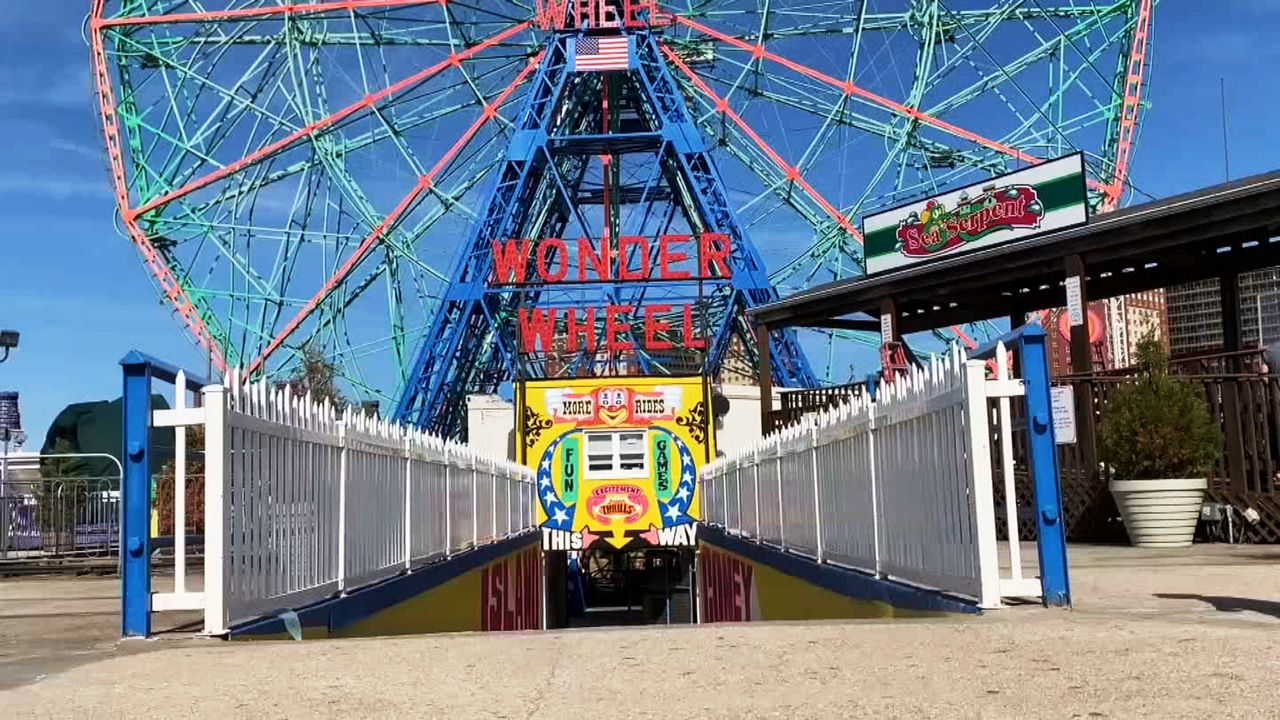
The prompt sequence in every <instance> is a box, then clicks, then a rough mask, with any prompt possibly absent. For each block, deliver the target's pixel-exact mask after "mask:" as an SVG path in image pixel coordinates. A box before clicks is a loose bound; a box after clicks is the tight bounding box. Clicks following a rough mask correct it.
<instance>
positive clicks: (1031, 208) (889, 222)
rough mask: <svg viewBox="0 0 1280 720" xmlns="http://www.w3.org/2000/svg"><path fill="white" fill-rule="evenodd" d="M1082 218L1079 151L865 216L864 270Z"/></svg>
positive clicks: (952, 251) (980, 245) (1034, 232)
mask: <svg viewBox="0 0 1280 720" xmlns="http://www.w3.org/2000/svg"><path fill="white" fill-rule="evenodd" d="M1086 220H1088V211H1087V207H1086V204H1085V175H1084V155H1083V154H1081V153H1076V154H1075V155H1069V156H1067V157H1063V158H1058V159H1057V160H1050V161H1049V162H1045V163H1041V164H1039V165H1036V166H1034V167H1030V168H1027V169H1026V170H1019V171H1018V172H1015V173H1011V174H1009V175H1003V176H1001V177H997V178H992V179H990V180H985V181H983V182H981V183H977V184H974V185H970V186H968V187H965V188H961V189H959V190H955V191H953V192H950V193H947V194H945V195H939V196H937V197H931V198H926V199H924V200H921V201H918V202H915V203H912V204H910V205H904V206H902V207H898V208H894V209H893V210H886V211H884V212H882V213H877V214H875V215H868V216H867V217H866V218H864V219H863V221H862V226H863V230H864V232H865V234H866V258H867V273H868V274H870V273H877V272H882V271H884V270H890V269H893V268H898V267H903V266H905V265H913V264H915V263H919V262H925V261H928V260H933V259H935V258H938V257H941V256H944V255H952V254H958V253H962V252H969V251H972V250H976V249H978V248H984V247H990V246H992V245H996V244H1001V243H1006V242H1010V241H1012V240H1022V239H1025V238H1027V237H1031V236H1034V235H1039V234H1042V233H1046V232H1049V231H1052V230H1061V229H1063V228H1068V227H1072V226H1074V225H1079V224H1081V223H1084V222H1085V221H1086Z"/></svg>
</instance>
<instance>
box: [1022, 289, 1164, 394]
mask: <svg viewBox="0 0 1280 720" xmlns="http://www.w3.org/2000/svg"><path fill="white" fill-rule="evenodd" d="M1088 312H1089V334H1090V337H1089V340H1090V342H1089V346H1090V351H1091V355H1092V359H1093V369H1094V371H1101V370H1117V369H1120V368H1125V367H1129V366H1130V365H1132V364H1133V362H1134V353H1135V352H1136V350H1137V347H1138V341H1139V340H1141V339H1142V338H1143V337H1144V336H1145V335H1146V334H1147V333H1148V332H1151V331H1154V332H1155V333H1156V337H1158V338H1160V339H1162V340H1163V339H1166V338H1168V336H1169V330H1168V320H1167V316H1166V314H1165V299H1164V291H1162V290H1152V291H1148V292H1141V293H1135V294H1133V295H1125V296H1123V297H1117V298H1110V299H1107V300H1098V301H1095V302H1091V303H1089V309H1088ZM1037 315H1038V316H1039V317H1040V319H1041V323H1042V324H1043V325H1044V328H1045V332H1046V334H1047V336H1048V341H1049V342H1048V345H1049V369H1050V372H1051V373H1052V374H1053V376H1054V377H1057V376H1059V375H1066V374H1069V373H1070V372H1071V328H1070V324H1069V322H1068V318H1067V311H1066V308H1055V309H1053V310H1047V311H1043V312H1040V313H1037Z"/></svg>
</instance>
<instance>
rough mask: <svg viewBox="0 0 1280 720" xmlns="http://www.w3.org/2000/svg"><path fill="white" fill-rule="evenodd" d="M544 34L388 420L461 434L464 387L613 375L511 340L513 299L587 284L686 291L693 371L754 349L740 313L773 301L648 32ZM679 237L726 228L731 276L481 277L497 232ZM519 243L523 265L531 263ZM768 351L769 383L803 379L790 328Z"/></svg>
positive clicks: (593, 362)
mask: <svg viewBox="0 0 1280 720" xmlns="http://www.w3.org/2000/svg"><path fill="white" fill-rule="evenodd" d="M549 32H551V33H552V36H551V37H550V38H549V39H548V42H547V44H546V46H545V49H544V50H543V51H542V55H541V59H540V60H539V61H538V64H537V69H536V71H535V72H534V75H533V77H532V79H531V83H532V85H531V86H530V88H529V90H528V93H527V94H526V96H525V100H524V105H523V107H522V109H521V111H520V113H519V115H518V119H517V120H516V123H515V128H514V134H513V136H512V140H511V142H510V144H509V146H508V149H507V152H506V157H505V159H504V160H503V163H502V166H501V167H500V168H499V169H498V170H497V172H496V180H495V181H494V183H493V185H492V187H491V189H490V191H489V194H488V197H487V200H486V202H485V204H484V205H483V206H482V208H481V212H480V213H479V214H478V216H477V217H478V220H477V221H476V222H475V223H474V224H473V225H472V227H471V231H470V235H469V237H467V238H466V241H465V245H464V246H463V247H462V248H461V249H460V250H459V253H458V257H457V260H456V261H455V264H454V267H453V271H452V273H451V274H450V278H451V282H450V284H449V286H448V288H447V289H446V291H445V293H444V297H443V301H442V303H441V306H440V309H439V312H438V314H437V315H436V317H435V319H434V322H433V323H432V325H431V327H430V329H429V330H428V332H427V333H426V334H425V336H424V340H423V342H422V344H421V346H420V347H419V348H418V350H417V352H416V356H415V359H414V362H413V364H412V366H411V371H410V373H409V377H408V382H407V384H406V385H405V390H404V392H403V394H402V395H401V397H400V399H399V402H398V404H397V407H396V411H395V417H396V418H397V419H399V420H402V421H406V422H409V423H412V424H414V425H416V426H418V427H422V428H425V429H428V430H430V431H433V432H437V433H442V434H447V435H451V436H457V435H459V434H461V433H462V432H463V428H464V427H465V410H466V398H467V396H468V395H471V394H475V393H493V392H496V391H497V388H498V386H499V385H500V384H502V383H503V382H505V381H509V380H512V379H514V378H516V377H517V376H520V377H541V376H548V375H554V374H575V373H576V374H584V373H586V374H605V373H609V372H617V370H618V368H617V367H616V366H611V365H610V362H609V361H608V360H605V361H603V364H602V361H601V360H600V359H599V357H598V354H597V355H592V354H591V353H583V354H579V355H576V356H574V358H573V359H571V360H567V361H565V362H556V361H555V357H554V355H555V353H554V352H552V353H546V354H544V355H543V356H542V357H541V358H538V359H534V360H533V361H530V360H529V358H526V357H522V352H521V348H520V347H517V344H516V342H515V340H514V338H513V334H514V328H515V325H516V322H517V316H518V311H519V309H520V308H521V307H526V308H527V307H529V306H531V305H533V304H535V303H541V304H545V303H551V304H553V305H554V304H557V303H558V304H560V305H563V306H570V307H572V306H575V305H579V304H580V303H583V302H585V301H586V298H587V297H588V296H590V295H591V294H595V295H596V296H597V297H599V298H600V302H607V303H609V304H612V305H615V306H616V305H626V306H629V307H633V308H635V309H636V315H639V314H641V313H640V308H641V306H642V305H644V304H645V303H647V302H648V303H652V302H653V301H654V299H655V298H659V299H667V300H671V299H675V298H684V299H686V300H688V299H691V298H692V299H696V300H697V305H698V307H699V310H700V312H699V316H698V320H697V322H698V324H699V325H700V326H701V327H702V328H703V330H704V334H703V337H704V339H705V345H706V347H705V350H704V351H703V352H701V353H700V354H699V359H698V367H697V368H696V371H697V372H702V373H706V374H710V375H713V376H714V375H715V374H716V373H717V372H718V370H719V369H720V367H721V364H722V363H723V362H724V361H725V358H726V356H727V354H728V353H729V350H730V348H731V347H735V348H737V349H738V350H739V351H740V352H741V353H742V356H743V357H744V358H745V359H746V361H747V362H748V363H750V364H751V365H752V366H754V364H755V357H754V349H755V347H756V345H755V340H754V337H753V331H752V328H751V326H750V324H749V322H748V320H747V317H746V315H745V311H746V310H747V309H748V308H751V307H754V306H757V305H760V304H763V303H766V302H769V301H771V300H774V299H776V298H777V292H776V290H775V289H774V287H773V285H772V283H770V281H769V278H768V275H767V272H766V268H765V266H764V263H763V261H762V259H761V257H760V254H759V252H758V251H757V250H756V248H755V246H754V245H752V243H751V239H750V238H749V237H748V235H747V232H746V230H745V228H744V227H743V226H742V225H741V224H740V223H739V222H738V219H737V217H736V215H735V213H734V211H733V209H732V207H731V206H730V203H729V198H728V195H727V192H726V189H725V184H724V181H723V179H722V178H721V175H720V172H719V170H718V169H717V167H716V165H715V163H714V162H713V160H712V158H711V155H710V154H709V153H708V148H707V146H706V143H705V140H704V138H703V135H702V133H701V132H699V130H698V128H697V127H696V125H695V123H694V120H693V118H692V116H691V115H690V111H689V108H688V106H687V104H686V99H685V98H684V97H683V96H682V94H681V92H680V89H679V86H678V85H677V83H676V81H675V79H674V77H673V76H672V74H671V72H670V70H669V69H668V65H667V61H666V59H665V58H664V55H663V50H662V49H661V47H660V45H659V42H658V40H657V38H656V37H655V34H654V33H655V30H653V29H651V28H648V27H643V28H632V29H630V30H628V31H623V30H621V29H611V30H605V31H603V32H602V33H592V34H588V33H587V32H581V31H579V32H573V31H555V30H551V31H549ZM606 38H611V39H612V40H609V41H606ZM619 38H620V39H621V40H619ZM605 42H609V43H610V45H611V46H612V47H619V45H620V43H622V42H625V47H626V55H625V60H623V61H620V63H619V64H618V65H617V66H614V67H610V68H608V69H601V68H600V66H599V65H598V64H592V65H590V66H588V65H587V63H586V62H583V61H582V59H583V58H584V57H586V54H585V53H586V52H591V53H596V52H598V48H599V47H601V46H602V45H603V44H605ZM588 48H589V50H588ZM682 233H683V234H691V233H692V234H711V233H718V234H723V235H725V236H727V237H728V238H729V240H730V242H729V247H730V248H731V252H730V254H729V258H728V265H729V269H730V272H728V273H723V276H722V277H719V278H715V279H708V280H707V281H706V282H700V283H697V284H696V285H697V287H696V288H695V287H692V285H693V284H691V283H686V284H685V287H683V288H675V287H667V286H660V285H659V284H658V283H655V284H653V285H652V286H645V285H640V286H629V287H623V286H620V285H617V284H609V283H603V282H602V283H589V282H588V283H581V284H576V285H574V286H573V291H572V293H571V294H568V293H566V292H565V291H564V290H559V289H553V288H550V287H546V286H543V287H538V286H532V285H531V286H525V287H520V288H512V287H494V286H493V285H492V284H491V279H492V275H493V269H494V246H495V243H499V244H501V243H503V242H505V241H509V240H510V239H512V238H531V239H535V242H536V239H538V238H559V237H562V236H567V237H588V238H590V239H591V241H592V242H595V243H603V244H605V245H613V246H614V248H613V250H614V253H615V254H616V253H617V252H618V248H617V247H616V243H617V240H618V238H621V237H624V236H628V235H630V236H643V237H648V238H657V237H660V236H662V235H668V234H682ZM633 252H634V251H633ZM532 255H533V253H530V255H529V256H528V257H526V258H524V259H523V261H524V262H527V263H529V264H530V265H532V264H533V262H534V258H533V256H532ZM632 259H633V260H634V258H632ZM642 260H643V258H642ZM652 260H653V262H654V263H656V262H657V258H656V257H655V258H653V259H652ZM645 264H646V265H648V263H645ZM531 274H532V273H531ZM600 320H602V319H600ZM602 332H603V331H602ZM770 352H771V354H772V355H773V357H774V358H776V360H775V363H774V377H773V380H774V382H775V383H777V384H779V385H788V386H811V385H813V384H815V381H814V374H813V372H812V370H811V369H810V366H809V363H808V361H807V360H806V359H805V356H804V354H803V352H802V351H801V349H800V347H799V345H798V343H797V342H796V339H795V336H794V335H793V334H791V333H790V332H789V331H788V332H778V333H774V335H773V337H772V338H771V344H770ZM690 369H691V368H690V367H689V365H688V362H687V360H685V361H684V364H683V365H682V364H681V361H679V360H677V359H675V358H673V357H671V356H661V355H655V354H646V353H639V354H638V355H637V357H636V358H635V359H634V362H632V363H631V364H629V365H628V370H627V371H628V372H645V373H654V374H674V373H680V372H687V371H688V370H690Z"/></svg>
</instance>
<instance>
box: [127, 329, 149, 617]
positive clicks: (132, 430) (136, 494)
mask: <svg viewBox="0 0 1280 720" xmlns="http://www.w3.org/2000/svg"><path fill="white" fill-rule="evenodd" d="M120 365H121V366H122V367H123V368H124V399H123V402H122V406H123V407H122V410H121V414H122V415H123V421H124V422H123V425H124V444H123V446H122V449H123V450H124V483H123V485H122V487H121V488H120V491H121V492H120V496H121V501H122V503H123V505H124V511H123V519H122V523H121V524H122V526H123V529H124V532H123V535H124V547H122V548H121V549H120V551H121V554H122V557H123V562H122V563H121V565H122V573H123V574H122V575H121V578H120V582H121V592H120V622H121V635H123V636H124V637H147V636H148V635H150V634H151V363H150V362H147V361H146V360H144V359H142V358H141V357H138V356H136V355H135V354H134V353H130V354H129V355H128V356H126V357H125V358H124V359H123V360H121V361H120Z"/></svg>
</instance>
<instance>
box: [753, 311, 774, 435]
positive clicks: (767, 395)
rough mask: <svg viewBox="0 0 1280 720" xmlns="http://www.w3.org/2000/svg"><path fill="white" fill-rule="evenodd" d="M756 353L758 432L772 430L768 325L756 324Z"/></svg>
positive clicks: (764, 433)
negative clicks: (758, 399)
mask: <svg viewBox="0 0 1280 720" xmlns="http://www.w3.org/2000/svg"><path fill="white" fill-rule="evenodd" d="M756 353H757V354H758V355H759V357H760V368H759V371H758V374H759V377H760V433H761V434H762V435H768V434H769V433H771V432H773V358H772V357H771V356H770V353H769V326H768V325H757V326H756Z"/></svg>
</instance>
